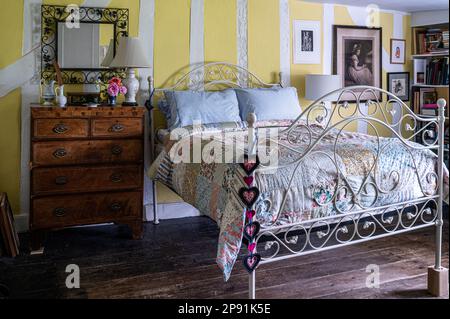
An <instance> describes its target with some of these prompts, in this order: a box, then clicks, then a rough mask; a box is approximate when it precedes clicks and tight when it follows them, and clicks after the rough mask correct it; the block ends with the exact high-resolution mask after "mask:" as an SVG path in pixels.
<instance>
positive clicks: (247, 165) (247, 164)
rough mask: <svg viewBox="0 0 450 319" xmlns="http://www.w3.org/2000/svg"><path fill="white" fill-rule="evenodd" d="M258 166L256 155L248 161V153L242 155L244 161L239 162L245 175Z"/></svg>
mask: <svg viewBox="0 0 450 319" xmlns="http://www.w3.org/2000/svg"><path fill="white" fill-rule="evenodd" d="M258 166H259V158H258V156H256V158H255V160H254V161H250V160H249V158H248V155H247V154H245V155H244V162H243V163H241V167H242V169H243V170H244V171H245V173H246V174H247V175H251V174H252V173H253V172H254V171H255V169H257V168H258Z"/></svg>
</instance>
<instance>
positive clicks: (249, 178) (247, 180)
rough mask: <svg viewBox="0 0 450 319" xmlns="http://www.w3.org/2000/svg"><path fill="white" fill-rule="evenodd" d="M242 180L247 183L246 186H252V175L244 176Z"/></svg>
mask: <svg viewBox="0 0 450 319" xmlns="http://www.w3.org/2000/svg"><path fill="white" fill-rule="evenodd" d="M244 182H245V184H247V186H248V187H250V186H252V184H253V176H245V177H244Z"/></svg>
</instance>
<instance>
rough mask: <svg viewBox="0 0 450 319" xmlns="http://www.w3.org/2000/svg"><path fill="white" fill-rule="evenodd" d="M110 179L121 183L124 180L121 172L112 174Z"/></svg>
mask: <svg viewBox="0 0 450 319" xmlns="http://www.w3.org/2000/svg"><path fill="white" fill-rule="evenodd" d="M110 179H111V181H112V182H113V183H120V182H121V181H122V175H121V174H112V175H111V177H110Z"/></svg>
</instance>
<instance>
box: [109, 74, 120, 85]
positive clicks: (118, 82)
mask: <svg viewBox="0 0 450 319" xmlns="http://www.w3.org/2000/svg"><path fill="white" fill-rule="evenodd" d="M112 83H116V84H117V85H119V86H121V85H122V80H121V79H120V78H118V77H116V76H115V77H113V78H112V79H111V80H109V81H108V84H112Z"/></svg>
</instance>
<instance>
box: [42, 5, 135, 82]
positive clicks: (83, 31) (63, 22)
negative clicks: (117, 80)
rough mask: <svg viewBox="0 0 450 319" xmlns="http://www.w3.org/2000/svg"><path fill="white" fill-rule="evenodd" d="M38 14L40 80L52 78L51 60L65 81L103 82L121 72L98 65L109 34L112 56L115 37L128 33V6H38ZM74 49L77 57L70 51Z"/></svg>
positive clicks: (53, 72) (105, 50)
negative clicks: (40, 28)
mask: <svg viewBox="0 0 450 319" xmlns="http://www.w3.org/2000/svg"><path fill="white" fill-rule="evenodd" d="M41 16H42V30H41V78H42V79H43V80H46V81H48V80H54V79H55V67H54V64H53V63H54V61H57V62H58V63H59V64H60V67H61V75H62V80H63V82H64V83H66V84H69V83H70V84H94V83H97V81H98V80H100V81H101V82H104V83H105V82H107V81H108V80H109V79H110V78H111V77H113V76H117V75H119V76H121V75H123V74H122V73H123V72H122V70H115V69H111V68H109V67H108V66H103V65H102V64H103V63H102V61H103V60H104V59H105V55H107V54H108V52H107V51H108V50H107V48H108V44H109V43H103V42H109V40H110V38H111V37H112V39H111V48H109V49H110V50H112V55H113V56H114V54H115V51H116V48H117V45H118V39H119V37H123V36H128V25H129V23H128V17H129V13H128V9H121V8H94V7H76V6H56V5H42V7H41ZM77 21H79V24H77ZM104 38H108V39H107V40H108V41H105V39H104ZM74 48H77V50H78V51H77V54H78V56H74V55H73V54H71V51H73V50H74ZM109 54H111V52H109ZM81 61H83V62H81Z"/></svg>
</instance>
